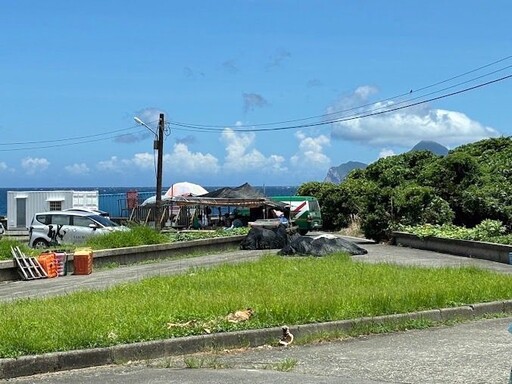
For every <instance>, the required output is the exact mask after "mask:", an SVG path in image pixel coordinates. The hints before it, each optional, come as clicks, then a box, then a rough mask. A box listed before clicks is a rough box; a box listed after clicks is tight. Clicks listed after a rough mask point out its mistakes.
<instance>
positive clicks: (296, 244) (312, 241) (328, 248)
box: [278, 235, 368, 256]
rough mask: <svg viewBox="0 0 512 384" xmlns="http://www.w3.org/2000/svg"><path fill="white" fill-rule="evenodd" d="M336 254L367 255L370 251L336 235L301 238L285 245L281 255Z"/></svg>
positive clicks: (280, 252)
mask: <svg viewBox="0 0 512 384" xmlns="http://www.w3.org/2000/svg"><path fill="white" fill-rule="evenodd" d="M336 252H348V253H350V254H351V255H365V254H367V253H368V251H367V250H366V249H364V248H361V247H360V246H358V245H357V244H355V243H353V242H352V241H349V240H345V239H342V238H341V237H338V236H334V235H320V236H316V237H309V236H299V237H297V238H295V239H293V240H292V241H291V242H290V243H289V244H288V245H285V246H284V247H283V248H282V249H281V250H280V251H279V252H278V254H279V255H312V256H325V255H329V254H331V253H336Z"/></svg>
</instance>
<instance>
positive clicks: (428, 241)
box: [391, 232, 512, 264]
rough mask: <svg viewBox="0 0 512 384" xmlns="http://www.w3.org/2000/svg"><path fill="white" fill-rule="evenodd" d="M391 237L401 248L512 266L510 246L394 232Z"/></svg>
mask: <svg viewBox="0 0 512 384" xmlns="http://www.w3.org/2000/svg"><path fill="white" fill-rule="evenodd" d="M391 236H392V238H393V242H394V244H395V245H399V246H404V247H410V248H416V249H423V250H427V251H434V252H442V253H448V254H452V255H457V256H464V257H469V258H476V259H483V260H490V261H496V262H498V263H503V264H512V246H510V245H505V244H495V243H487V242H484V241H471V240H457V239H445V238H441V237H435V236H429V237H425V238H420V237H418V236H416V235H413V234H411V233H406V232H393V233H392V235H391Z"/></svg>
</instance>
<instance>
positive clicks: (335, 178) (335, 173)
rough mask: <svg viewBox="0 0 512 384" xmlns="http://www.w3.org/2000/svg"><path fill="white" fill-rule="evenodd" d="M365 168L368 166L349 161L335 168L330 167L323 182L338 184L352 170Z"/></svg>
mask: <svg viewBox="0 0 512 384" xmlns="http://www.w3.org/2000/svg"><path fill="white" fill-rule="evenodd" d="M367 166H368V164H365V163H361V162H359V161H349V162H346V163H343V164H340V165H338V166H337V167H331V168H329V171H328V172H327V176H326V177H325V180H324V181H325V182H331V183H336V184H339V183H341V182H342V181H343V180H344V179H345V177H347V175H348V174H349V173H350V172H351V171H353V170H354V169H365V168H366V167H367Z"/></svg>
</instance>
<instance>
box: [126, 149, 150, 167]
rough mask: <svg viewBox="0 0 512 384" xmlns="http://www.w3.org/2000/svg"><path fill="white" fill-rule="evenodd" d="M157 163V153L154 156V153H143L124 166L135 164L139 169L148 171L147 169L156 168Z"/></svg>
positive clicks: (136, 155)
mask: <svg viewBox="0 0 512 384" xmlns="http://www.w3.org/2000/svg"><path fill="white" fill-rule="evenodd" d="M156 162H157V159H156V153H155V154H153V153H148V152H143V153H136V154H135V155H133V158H132V159H131V160H129V161H125V162H124V164H125V165H130V164H133V165H134V166H135V167H136V168H138V169H144V170H146V169H152V168H155V167H156Z"/></svg>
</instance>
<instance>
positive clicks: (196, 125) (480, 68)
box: [171, 55, 512, 128]
mask: <svg viewBox="0 0 512 384" xmlns="http://www.w3.org/2000/svg"><path fill="white" fill-rule="evenodd" d="M511 58H512V55H510V56H506V57H504V58H501V59H499V60H496V61H493V62H491V63H489V64H485V65H482V66H480V67H478V68H475V69H472V70H469V71H466V72H464V73H461V74H459V75H455V76H452V77H450V78H448V79H445V80H441V81H438V82H436V83H433V84H429V85H426V86H423V87H421V88H418V89H411V91H408V92H405V93H401V94H399V95H395V96H391V97H388V98H385V99H381V100H377V101H375V102H372V103H368V104H363V105H358V106H355V107H351V108H348V109H345V110H341V111H335V112H331V113H325V114H321V115H315V116H309V117H304V118H300V119H292V120H285V121H279V122H273V123H260V124H251V125H250V126H251V127H261V126H268V125H280V124H288V123H294V122H299V121H306V120H312V119H318V118H325V117H328V116H331V115H336V114H340V113H344V112H350V111H353V110H356V109H360V108H366V107H370V106H372V105H375V104H379V103H384V102H387V101H392V100H395V99H399V98H401V97H405V96H409V95H411V94H414V93H418V92H421V91H424V90H427V89H430V88H433V87H436V86H438V85H441V84H445V83H448V82H450V81H453V80H455V79H459V78H461V77H464V76H467V75H469V74H472V73H475V72H478V71H480V70H482V69H485V68H489V67H491V66H493V65H496V64H499V63H501V62H503V61H506V60H509V59H511ZM510 67H512V65H509V66H507V67H505V68H501V69H498V70H496V71H493V72H491V73H490V74H492V73H496V72H500V71H503V70H505V69H508V68H510ZM487 75H489V74H486V75H482V76H479V77H477V79H478V78H481V77H484V76H487ZM468 81H471V80H468ZM171 124H174V125H179V126H188V127H191V128H192V127H194V128H200V127H204V128H225V127H226V125H206V124H192V123H184V122H179V121H175V122H171ZM239 127H244V126H243V125H242V126H239Z"/></svg>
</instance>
